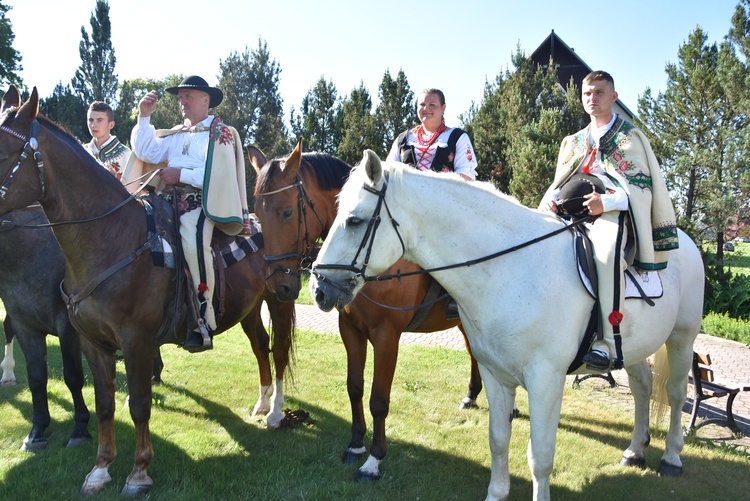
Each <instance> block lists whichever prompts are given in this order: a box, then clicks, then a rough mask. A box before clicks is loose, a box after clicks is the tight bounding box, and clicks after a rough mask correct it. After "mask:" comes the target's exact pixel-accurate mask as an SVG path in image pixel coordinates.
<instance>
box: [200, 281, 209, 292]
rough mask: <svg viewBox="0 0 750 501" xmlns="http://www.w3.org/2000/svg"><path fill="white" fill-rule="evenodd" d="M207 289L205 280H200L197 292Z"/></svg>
mask: <svg viewBox="0 0 750 501" xmlns="http://www.w3.org/2000/svg"><path fill="white" fill-rule="evenodd" d="M207 290H208V285H206V284H205V282H201V283H200V284H198V292H200V293H203V292H206V291H207Z"/></svg>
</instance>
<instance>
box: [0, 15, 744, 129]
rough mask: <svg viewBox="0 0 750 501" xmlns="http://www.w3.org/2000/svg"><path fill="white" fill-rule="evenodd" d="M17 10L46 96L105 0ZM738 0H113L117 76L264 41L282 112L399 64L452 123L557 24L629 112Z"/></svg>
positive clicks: (214, 63)
mask: <svg viewBox="0 0 750 501" xmlns="http://www.w3.org/2000/svg"><path fill="white" fill-rule="evenodd" d="M2 3H3V4H5V5H9V6H11V7H12V9H11V10H10V11H9V12H8V13H7V17H8V18H9V19H10V21H11V23H12V29H13V33H14V34H15V41H14V43H13V47H14V48H15V49H16V50H17V51H18V52H19V53H20V55H21V57H22V61H21V65H22V66H23V70H22V71H21V72H20V76H21V78H23V80H24V83H25V84H26V85H27V86H28V87H29V89H30V88H31V87H34V86H36V87H37V90H38V91H39V94H40V96H41V97H43V98H44V97H48V96H49V95H51V94H52V91H53V90H54V87H55V85H56V84H57V83H60V82H62V83H63V84H69V83H70V81H71V79H72V78H73V76H74V74H75V71H76V68H77V67H78V66H79V65H80V62H81V61H80V57H79V54H78V45H79V43H80V41H81V27H84V28H85V29H86V31H87V32H88V33H89V34H90V33H91V24H90V18H91V15H92V13H93V11H94V9H95V5H96V1H95V0H65V1H61V0H2ZM737 4H738V0H629V1H618V2H613V1H600V2H580V4H579V5H580V7H575V6H574V5H575V4H570V3H568V4H565V3H564V2H560V1H559V0H539V1H534V0H525V1H506V0H485V1H479V0H462V1H456V0H452V1H446V0H432V1H429V2H423V3H419V4H418V3H416V2H412V1H409V0H379V1H377V2H373V1H367V0H342V1H333V0H316V1H311V0H265V1H263V2H257V1H255V0H223V1H221V2H218V3H216V4H214V3H213V2H209V1H205V0H201V1H197V0H180V1H176V0H109V5H110V12H109V15H110V20H111V23H112V45H113V47H114V50H115V56H116V58H117V63H116V66H115V73H116V74H117V76H118V79H119V81H120V82H122V81H124V80H128V79H132V78H155V79H158V78H163V77H166V76H167V75H170V74H181V75H184V76H187V75H191V74H198V75H201V76H202V77H203V78H205V79H206V80H207V81H208V82H209V84H211V85H215V84H216V83H217V82H218V74H219V63H220V62H221V60H224V59H227V57H228V56H229V55H230V54H232V53H233V52H238V53H243V52H244V51H245V50H250V51H253V50H255V49H256V48H257V47H258V42H259V40H260V41H262V42H264V43H266V44H267V49H268V52H269V54H270V56H271V58H272V59H274V60H275V61H276V62H277V63H278V64H279V66H280V68H281V74H280V84H279V93H280V95H281V98H282V99H283V101H284V110H285V115H286V119H287V120H288V119H289V112H290V109H291V108H292V107H294V108H295V109H297V110H299V108H300V106H301V104H302V99H303V98H304V96H305V94H307V92H308V91H309V90H310V89H311V88H312V87H314V85H315V84H316V83H317V82H318V80H319V79H320V78H321V77H323V78H325V80H326V81H330V82H333V84H334V85H335V86H336V89H337V91H338V93H339V96H341V97H345V96H348V95H349V94H350V93H351V91H352V90H353V89H355V88H357V87H359V85H360V83H363V84H364V86H365V87H366V88H367V89H368V90H369V92H370V95H371V96H372V98H373V102H374V104H376V103H377V95H378V87H379V85H380V83H381V81H382V79H383V75H384V74H385V72H386V71H390V73H391V76H393V77H394V78H395V77H396V75H397V74H398V72H399V70H403V71H404V73H405V75H406V78H407V79H408V82H409V86H410V88H411V89H412V90H413V91H414V92H415V94H418V93H419V91H421V90H422V89H425V88H429V87H437V88H439V89H441V90H443V92H444V93H445V96H446V104H447V106H446V122H447V124H448V125H449V126H451V125H453V126H457V125H459V122H458V116H459V115H460V114H462V113H466V111H468V110H469V109H470V107H471V104H472V102H473V103H476V104H480V103H481V100H482V94H483V90H484V86H485V83H486V82H488V81H489V82H492V81H494V80H495V79H496V77H497V76H498V75H499V74H500V73H504V72H505V71H506V70H508V69H512V63H511V56H512V55H513V54H514V53H515V52H516V49H517V47H520V49H521V50H522V51H523V52H524V53H525V54H526V55H527V56H528V55H531V53H532V52H534V50H535V49H536V48H537V47H538V46H539V45H540V44H541V43H542V42H543V41H544V40H545V38H547V36H549V34H550V32H551V31H552V30H554V31H555V33H556V34H557V35H558V36H559V37H560V38H561V39H562V40H563V41H564V42H565V43H566V44H567V45H568V46H569V47H571V48H573V49H574V50H575V52H576V53H577V54H578V56H579V57H580V58H581V59H583V61H585V62H586V63H587V64H588V66H589V67H591V68H592V69H601V70H605V71H608V72H610V73H611V74H612V76H613V77H614V80H615V85H616V87H617V91H618V93H619V96H620V100H621V101H622V102H623V103H624V104H625V105H626V106H627V107H628V108H630V110H631V111H633V112H636V110H637V99H638V97H639V96H642V95H643V93H644V91H645V89H646V88H650V89H651V91H652V92H653V93H655V94H656V93H658V92H663V91H664V90H665V89H666V81H667V77H666V74H665V72H664V68H665V65H666V64H667V63H676V62H677V61H678V49H679V46H680V45H681V44H684V43H685V41H686V40H687V39H688V37H689V35H690V33H691V32H693V31H694V30H695V29H696V27H698V26H700V27H701V28H702V29H703V30H704V31H705V32H706V33H707V36H708V42H709V43H714V42H716V43H719V42H721V41H722V40H723V38H724V36H725V35H726V34H727V33H728V31H729V28H730V25H731V18H732V14H733V13H734V11H735V9H736V7H737Z"/></svg>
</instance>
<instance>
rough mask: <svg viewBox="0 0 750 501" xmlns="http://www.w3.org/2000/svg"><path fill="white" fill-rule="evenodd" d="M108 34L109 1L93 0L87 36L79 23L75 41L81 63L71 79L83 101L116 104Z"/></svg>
mask: <svg viewBox="0 0 750 501" xmlns="http://www.w3.org/2000/svg"><path fill="white" fill-rule="evenodd" d="M111 37H112V25H111V23H110V21H109V3H108V2H107V1H106V0H96V9H95V11H94V13H93V14H91V38H89V35H88V33H87V32H86V29H85V27H84V26H81V42H80V43H79V44H78V53H79V55H80V57H81V65H80V66H79V67H78V69H77V70H76V73H75V76H74V77H73V80H72V82H71V86H72V87H73V90H74V91H75V93H76V94H77V95H78V97H79V98H80V99H81V100H82V101H83V102H84V103H86V104H87V105H88V104H90V103H92V102H93V101H104V102H106V103H107V104H109V105H110V106H112V108H115V106H116V104H117V103H115V102H114V100H115V98H116V97H117V75H115V72H114V71H115V62H116V59H115V49H114V48H113V47H112V40H111Z"/></svg>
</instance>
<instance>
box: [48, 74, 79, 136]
mask: <svg viewBox="0 0 750 501" xmlns="http://www.w3.org/2000/svg"><path fill="white" fill-rule="evenodd" d="M87 108H88V106H87V105H85V104H84V103H83V102H82V101H81V99H80V98H79V97H78V96H77V95H76V94H75V93H74V92H73V89H71V88H70V85H65V86H64V85H63V84H62V82H59V83H58V84H57V85H56V86H55V89H54V90H53V91H52V95H51V96H49V97H48V98H46V99H43V100H42V101H41V103H40V109H41V112H42V113H43V114H44V115H46V116H47V118H50V119H51V120H54V121H55V122H57V123H59V124H61V125H63V126H65V127H67V129H68V130H69V131H70V133H71V134H73V135H74V136H75V137H77V138H78V140H79V141H87V140H88V138H90V137H91V136H89V131H88V127H87V126H86V109H87Z"/></svg>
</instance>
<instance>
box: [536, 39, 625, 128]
mask: <svg viewBox="0 0 750 501" xmlns="http://www.w3.org/2000/svg"><path fill="white" fill-rule="evenodd" d="M530 58H531V60H532V61H534V62H535V63H537V64H539V65H541V66H542V67H545V68H546V67H547V66H548V65H549V61H550V58H552V62H553V63H554V64H555V65H556V66H557V80H558V82H560V85H562V87H563V88H564V89H567V88H568V83H569V82H570V79H571V77H572V78H573V81H574V82H575V84H576V86H578V88H579V89H580V88H581V83H582V82H583V77H585V76H586V75H588V74H589V73H591V72H592V71H593V70H592V68H590V67H589V65H588V64H586V63H585V62H584V60H583V59H581V58H580V57H578V54H576V52H575V50H574V49H573V48H571V47H569V46H568V44H566V43H565V42H563V40H562V38H560V37H559V36H557V33H555V30H552V32H551V33H550V34H549V36H548V37H547V38H546V39H545V40H544V41H543V42H542V43H541V45H539V47H537V48H536V50H535V51H534V52H532V53H531V56H530ZM617 105H619V107H620V108H621V109H622V111H623V112H624V113H626V114H627V115H628V118H630V121H632V120H633V117H634V115H633V112H631V111H630V110H629V109H628V107H627V106H625V104H624V103H623V102H622V101H620V100H619V99H618V100H617ZM623 118H624V117H623Z"/></svg>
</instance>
